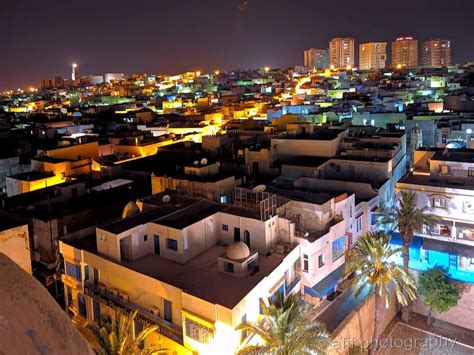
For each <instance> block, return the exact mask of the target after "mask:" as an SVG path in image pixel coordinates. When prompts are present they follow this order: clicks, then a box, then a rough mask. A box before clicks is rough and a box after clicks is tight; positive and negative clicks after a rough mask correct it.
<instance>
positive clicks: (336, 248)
mask: <svg viewBox="0 0 474 355" xmlns="http://www.w3.org/2000/svg"><path fill="white" fill-rule="evenodd" d="M343 255H344V237H343V236H342V237H339V238H338V239H336V240H335V241H333V242H332V261H336V260H338V259H339V258H341V257H342V256H343Z"/></svg>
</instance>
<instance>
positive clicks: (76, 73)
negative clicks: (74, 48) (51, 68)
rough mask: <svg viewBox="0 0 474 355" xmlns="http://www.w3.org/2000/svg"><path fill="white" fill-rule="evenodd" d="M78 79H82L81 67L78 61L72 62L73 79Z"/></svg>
mask: <svg viewBox="0 0 474 355" xmlns="http://www.w3.org/2000/svg"><path fill="white" fill-rule="evenodd" d="M76 79H80V76H79V68H78V67H77V64H76V63H73V64H72V73H71V80H72V81H76Z"/></svg>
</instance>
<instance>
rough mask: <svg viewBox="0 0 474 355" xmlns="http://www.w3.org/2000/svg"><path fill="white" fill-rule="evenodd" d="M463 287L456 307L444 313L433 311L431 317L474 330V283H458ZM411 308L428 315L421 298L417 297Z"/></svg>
mask: <svg viewBox="0 0 474 355" xmlns="http://www.w3.org/2000/svg"><path fill="white" fill-rule="evenodd" d="M458 284H459V285H460V286H461V288H462V289H463V293H462V295H461V299H460V300H459V302H458V304H457V306H456V307H454V308H452V309H450V310H449V311H447V312H445V313H438V312H436V311H433V314H432V316H433V318H434V319H440V320H442V321H445V322H448V323H451V324H455V325H457V326H460V327H463V328H466V329H470V330H472V331H474V322H473V321H472V319H473V315H474V285H472V284H465V283H458ZM413 310H414V311H415V312H416V313H420V314H423V315H425V316H427V315H428V308H427V307H426V306H425V304H424V302H423V299H421V298H419V299H417V300H416V301H415V303H414V305H413Z"/></svg>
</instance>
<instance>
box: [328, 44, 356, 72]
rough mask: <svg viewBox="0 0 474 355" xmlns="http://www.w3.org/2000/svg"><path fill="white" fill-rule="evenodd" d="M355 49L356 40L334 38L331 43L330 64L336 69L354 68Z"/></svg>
mask: <svg viewBox="0 0 474 355" xmlns="http://www.w3.org/2000/svg"><path fill="white" fill-rule="evenodd" d="M354 49H355V40H354V38H333V39H332V40H331V41H330V42H329V64H331V66H332V67H334V68H346V67H349V66H350V67H353V66H354V64H355V57H354Z"/></svg>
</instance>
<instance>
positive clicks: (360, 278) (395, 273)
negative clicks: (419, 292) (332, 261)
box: [344, 232, 416, 354]
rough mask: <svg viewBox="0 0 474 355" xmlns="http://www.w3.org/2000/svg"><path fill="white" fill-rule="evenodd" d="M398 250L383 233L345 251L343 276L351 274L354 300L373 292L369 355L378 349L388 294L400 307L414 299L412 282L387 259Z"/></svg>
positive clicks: (411, 279)
mask: <svg viewBox="0 0 474 355" xmlns="http://www.w3.org/2000/svg"><path fill="white" fill-rule="evenodd" d="M400 251H401V248H399V249H393V248H392V247H391V246H390V237H389V236H388V235H387V234H386V233H383V232H376V233H374V232H369V233H367V234H366V235H364V236H362V237H361V238H359V240H358V241H357V243H356V245H355V246H354V247H353V248H352V249H349V250H348V251H347V256H346V265H345V270H344V274H345V276H347V275H354V278H353V287H354V288H355V297H359V296H360V295H361V293H362V292H363V291H364V290H365V289H366V287H370V289H371V290H372V289H374V294H375V321H374V337H373V342H372V346H371V348H370V353H371V354H373V353H375V351H376V350H377V347H378V341H379V338H380V332H381V328H380V325H381V324H382V321H383V309H384V306H385V308H388V307H389V306H390V302H391V297H390V295H391V291H392V290H393V291H394V292H395V296H396V299H397V301H398V302H399V303H400V304H402V305H407V304H408V301H409V300H414V299H416V283H415V280H414V279H413V278H412V276H411V275H410V274H409V273H407V272H406V271H405V270H404V269H403V268H401V267H400V266H398V265H397V264H395V263H394V262H392V261H390V258H391V257H392V256H393V255H394V254H396V253H398V252H400Z"/></svg>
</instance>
